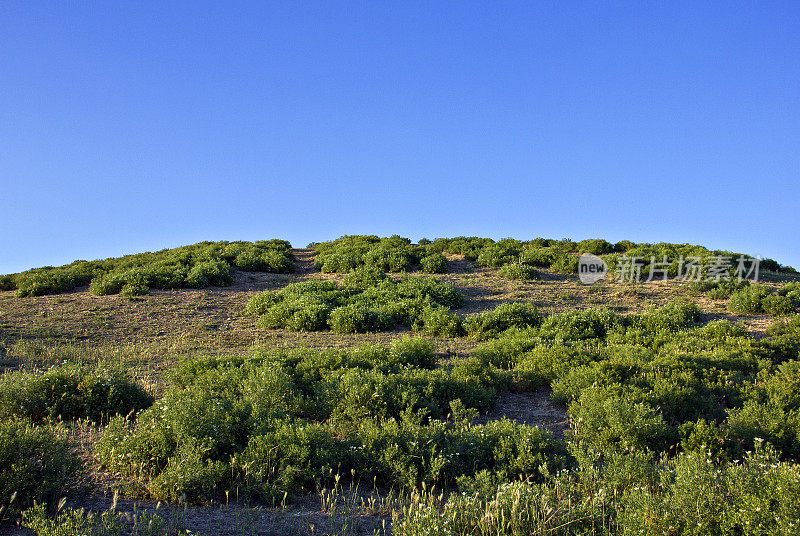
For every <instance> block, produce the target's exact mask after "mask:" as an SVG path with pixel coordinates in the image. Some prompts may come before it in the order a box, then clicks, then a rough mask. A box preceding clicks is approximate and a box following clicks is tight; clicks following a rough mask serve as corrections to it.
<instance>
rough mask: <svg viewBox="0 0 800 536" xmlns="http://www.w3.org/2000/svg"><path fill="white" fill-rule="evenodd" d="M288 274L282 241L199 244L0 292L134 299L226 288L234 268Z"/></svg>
mask: <svg viewBox="0 0 800 536" xmlns="http://www.w3.org/2000/svg"><path fill="white" fill-rule="evenodd" d="M234 269H236V270H243V271H246V272H274V273H291V272H293V271H294V255H293V254H292V251H291V246H290V244H289V243H288V242H286V241H285V240H263V241H258V242H201V243H198V244H194V245H191V246H184V247H179V248H175V249H165V250H162V251H157V252H155V253H140V254H137V255H126V256H124V257H118V258H111V259H105V260H99V261H75V262H73V263H72V264H68V265H65V266H60V267H51V266H48V267H44V268H35V269H33V270H28V271H27V272H22V273H19V274H13V275H5V276H2V278H0V290H14V291H15V295H16V296H18V297H25V296H41V295H44V294H57V293H60V292H67V291H70V290H72V289H74V288H76V287H80V286H84V285H90V286H91V290H92V292H93V293H95V294H97V295H99V296H103V295H107V294H119V293H121V294H123V295H127V296H137V295H141V294H146V293H147V292H148V290H149V289H151V288H154V289H173V288H203V287H208V286H226V285H230V284H231V283H232V281H233V279H232V278H231V271H232V270H234Z"/></svg>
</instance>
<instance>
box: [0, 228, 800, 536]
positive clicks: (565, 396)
mask: <svg viewBox="0 0 800 536" xmlns="http://www.w3.org/2000/svg"><path fill="white" fill-rule="evenodd" d="M312 246H313V253H314V256H313V259H312V258H311V256H310V255H311V252H310V251H307V252H301V253H300V255H298V258H297V259H294V256H293V254H292V252H291V250H290V249H289V245H288V243H285V242H282V241H273V242H270V243H255V244H248V243H227V242H219V243H210V242H209V243H203V244H198V245H196V246H189V247H187V248H179V249H178V250H168V251H165V252H158V253H151V254H143V255H134V256H129V257H122V258H120V259H109V260H106V261H94V262H91V263H87V262H83V261H79V262H76V263H73V264H71V265H68V266H65V267H60V268H45V269H38V270H32V271H30V272H26V273H25V274H27V275H25V274H15V275H13V276H4V277H2V278H0V289H5V291H6V292H4V293H3V294H2V295H0V300H2V301H3V304H4V305H5V306H6V309H14V311H7V310H6V309H4V311H3V313H2V314H0V327H1V328H2V329H1V330H0V364H2V366H4V367H6V369H7V370H5V371H4V372H2V374H1V375H0V508H2V510H1V511H0V522H2V520H3V519H6V520H12V521H17V522H19V523H20V524H21V525H22V526H25V527H28V528H29V529H31V530H34V531H35V532H37V533H38V534H42V535H48V534H53V535H56V534H87V535H88V534H92V535H111V534H151V535H154V534H159V535H162V534H163V535H164V536H166V535H167V534H178V533H180V534H183V533H185V531H183V532H178V531H177V529H175V530H173V528H170V527H169V526H168V525H169V522H168V518H169V519H172V518H171V517H169V516H167V517H164V518H161V517H159V516H156V515H154V514H153V515H151V514H147V516H145V515H144V514H136V512H134V515H130V514H131V513H130V512H125V513H121V512H120V513H118V512H116V511H115V510H114V509H113V508H112V510H110V511H106V512H91V511H88V510H82V509H79V508H73V507H68V506H66V503H65V501H64V500H62V498H64V497H69V500H70V501H71V502H70V504H74V503H75V501H77V504H81V501H83V503H84V504H85V503H86V502H85V499H84V498H82V497H81V496H80V495H79V494H77V493H76V491H78V490H80V489H82V488H83V487H85V486H86V485H87V480H90V479H87V478H86V473H89V472H91V473H94V474H104V475H108V476H110V477H111V478H108V476H106V477H104V478H103V481H104V482H105V481H106V480H108V481H111V482H113V483H114V484H113V485H114V486H115V487H118V488H119V492H120V493H122V495H123V497H124V498H127V499H138V498H149V499H155V500H160V501H165V502H169V503H175V504H180V505H184V504H186V503H194V504H200V505H209V504H211V503H212V501H213V508H215V512H216V508H217V506H218V505H220V504H225V505H226V506H227V503H228V501H229V500H230V501H233V500H234V497H235V500H236V501H238V502H239V503H240V504H241V505H262V506H267V507H269V506H279V505H280V506H281V508H274V509H269V510H267V511H266V512H267V513H268V515H267V517H269V518H270V519H274V517H273V516H280V515H282V514H281V512H283V511H284V509H288V513H286V515H287V516H294V514H293V513H292V510H291V508H292V507H291V503H292V500H293V499H295V498H298V497H301V496H303V495H305V494H309V493H318V494H319V495H320V498H321V502H322V505H323V506H322V512H321V513H320V516H316V514H315V517H328V518H332V517H335V516H337V515H340V511H339V510H337V508H339V507H340V506H341V502H339V503H337V501H341V500H344V499H342V497H338V496H335V495H336V494H340V493H343V491H342V490H343V489H344V488H345V487H346V488H348V489H349V490H350V491H351V496H350V497H349V498H348V499H347V501H345V502H347V509H348V512H349V513H348V514H345V517H346V516H348V515H349V516H352V518H355V517H361V516H363V517H369V516H379V517H382V519H383V520H386V521H389V517H390V516H391V521H392V523H391V528H389V527H388V526H387V527H385V530H383V531H378V533H381V534H388V533H389V530H391V532H392V533H393V534H398V535H406V536H416V535H423V534H425V535H428V534H434V535H437V534H441V535H445V534H446V535H451V534H463V535H474V534H483V535H489V534H492V535H512V534H513V535H522V534H562V535H578V534H595V535H600V534H607V535H620V536H623V535H631V534H646V535H663V534H670V535H701V534H702V535H706V534H708V535H720V536H721V535H727V534H738V535H753V536H762V535H779V534H780V535H782V534H793V533H796V532H797V531H798V527H797V520H798V519H800V510H798V508H800V507H798V504H800V484H799V482H800V395H798V392H800V389H798V387H800V314H797V310H798V306H800V282H798V281H797V278H796V277H795V276H794V275H792V273H791V270H789V269H788V268H786V267H782V266H781V265H779V264H777V263H774V265H773V264H772V263H770V262H766V266H764V267H763V268H764V269H765V270H766V271H767V272H768V276H767V277H765V278H764V280H762V281H761V282H760V283H757V282H749V281H739V280H738V278H737V277H727V276H729V275H732V274H730V273H728V272H726V273H724V274H722V273H721V274H720V277H719V278H716V279H714V278H712V280H710V281H709V280H705V281H700V282H696V283H693V284H689V283H686V282H679V281H668V282H666V283H664V284H663V285H662V284H659V285H652V286H649V287H648V286H644V285H642V286H637V287H634V286H632V285H626V284H619V283H617V282H614V281H607V282H604V283H602V284H599V285H593V286H591V287H583V286H582V285H580V284H579V283H578V281H577V277H574V278H570V277H558V276H556V275H554V274H555V273H563V274H569V273H573V272H574V271H575V267H576V265H577V259H578V255H579V254H581V253H583V252H590V253H593V254H595V255H600V256H601V257H602V258H603V259H605V260H606V262H607V263H608V264H609V265H610V266H612V267H613V266H616V265H617V263H619V262H621V261H622V260H623V259H622V256H623V255H626V256H628V257H631V256H635V257H639V258H640V262H642V263H643V264H642V273H643V275H647V274H649V273H652V274H654V275H653V277H654V278H659V279H660V276H659V275H655V274H656V272H659V270H662V269H665V270H666V271H667V272H668V275H670V277H674V276H675V275H677V274H678V273H679V270H680V269H681V267H680V266H679V265H678V264H677V263H676V264H675V265H674V266H673V264H672V263H671V262H670V263H669V264H668V265H659V264H657V263H659V262H660V259H663V256H664V255H667V256H668V258H669V259H672V258H675V257H678V256H680V255H683V256H684V258H686V257H688V256H695V257H698V258H701V259H712V258H713V257H716V256H735V255H736V254H733V253H727V252H720V251H711V250H708V249H706V248H701V247H699V246H691V245H685V244H684V245H681V244H635V243H632V242H626V241H623V242H619V243H616V244H613V243H609V242H607V241H605V240H600V239H594V240H584V241H582V242H572V241H570V240H566V239H565V240H550V239H542V238H539V239H535V240H530V241H519V240H515V239H510V238H506V239H503V240H499V241H495V240H491V239H486V238H474V237H472V238H466V237H459V238H453V239H441V238H440V239H436V240H433V241H429V240H420V242H419V244H417V245H414V244H412V243H411V242H410V240H408V239H404V238H401V237H398V236H393V237H389V238H378V237H373V236H346V237H342V238H340V239H337V240H334V241H332V242H325V243H321V244H314V245H312ZM452 255H459V256H463V258H464V259H466V262H464V261H461V260H459V264H458V268H459V269H458V270H451V271H450V273H447V267H448V263H447V256H451V258H452ZM273 261H274V262H273ZM284 261H285V262H284ZM295 262H297V263H299V266H300V270H298V272H299V273H298V274H297V275H295V276H291V277H281V278H274V279H270V280H269V282H268V284H264V287H263V288H269V289H271V290H266V291H263V292H258V293H255V292H253V291H251V290H248V289H241V288H237V289H236V290H235V291H232V292H225V293H211V292H208V293H203V292H190V293H179V292H176V293H157V292H153V293H152V295H151V296H149V297H148V298H147V299H144V300H142V299H134V300H111V301H107V300H96V299H93V298H91V297H90V296H87V295H86V294H85V293H80V292H78V293H74V295H70V296H62V297H58V298H53V299H47V300H16V299H13V298H12V296H11V293H10V292H8V291H11V290H15V291H16V292H17V294H20V295H23V294H28V293H29V294H30V295H35V294H42V293H47V292H51V291H58V289H62V288H67V287H69V286H70V285H73V287H70V288H74V286H75V285H76V284H78V283H80V285H89V290H90V291H92V292H94V293H96V294H113V293H121V294H123V295H125V296H128V297H131V298H136V297H137V296H141V295H145V294H147V293H148V292H150V290H151V289H153V288H179V287H186V288H204V287H207V286H215V285H226V284H230V282H231V281H232V278H233V277H234V276H235V275H236V273H235V272H236V270H256V271H274V272H285V271H290V270H292V269H293V267H294V263H295ZM773 262H774V261H773ZM312 263H313V264H314V266H315V267H316V268H317V270H319V271H322V272H330V273H336V274H341V275H333V276H332V275H324V274H320V273H317V272H316V271H314V270H311V264H312ZM651 265H652V266H651ZM473 267H478V268H477V269H473ZM651 270H652V271H651ZM398 272H399V273H398ZM441 273H444V274H445V275H439V276H433V275H429V274H441ZM703 274H705V275H708V273H707V272H704V273H703ZM703 274H701V275H703ZM28 277H29V278H30V279H26V278H28ZM539 278H540V279H539ZM536 279H539V280H538V281H537V282H536V283H535V284H525V283H520V282H521V281H532V280H536ZM573 279H574V281H573ZM23 280H24V281H27V282H25V283H24V285H22V286H21V285H20V283H21V282H23ZM20 289H28V290H23V292H20ZM35 289H39V290H35ZM48 289H50V290H48ZM53 289H56V290H53ZM29 291H30V292H29ZM181 295H183V296H188V297H191V301H190V300H189V299H188V298H187V299H186V300H184V301H181V300H180V299H179V298H180V296H181ZM198 297H199V298H198ZM706 298H710V299H706ZM156 302H157V303H156ZM42 303H45V304H46V307H40V306H41V305H42ZM98 303H101V306H98V305H97V304H98ZM34 305H35V307H34ZM156 306H158V307H160V308H158V309H157V308H156ZM73 308H80V312H79V313H75V314H74V315H72V316H68V315H66V314H65V313H64V311H71V310H72V309H73ZM18 311H26V314H27V315H28V316H27V317H25V318H26V319H27V320H26V322H22V321H20V320H19V318H21V316H20V313H18ZM210 311H213V314H212V312H210ZM121 315H129V317H127V320H128V321H127V323H123V322H121ZM752 315H771V316H773V317H774V318H764V317H754V316H752ZM152 317H156V318H157V319H158V320H157V321H155V322H153V323H148V322H149V320H148V319H149V318H152ZM720 317H725V318H729V319H730V320H709V319H711V318H720ZM184 319H185V320H184ZM73 324H74V325H75V326H76V327H75V328H74V329H73V328H72V325H73ZM175 326H182V328H181V330H179V331H180V332H179V333H175V334H174V336H170V337H169V338H167V337H166V336H164V338H163V339H161V340H160V341H159V344H158V345H154V346H153V347H149V346H145V345H143V344H142V341H149V339H150V338H151V337H158V336H159V334H158V333H159V332H161V331H170V330H173V329H175ZM186 326H188V328H187V327H186ZM140 327H146V328H147V329H143V330H142V331H143V332H142V333H141V335H138V330H139V328H140ZM264 328H267V329H268V330H269V331H266V330H265V329H264ZM276 330H284V331H276ZM176 331H177V330H176ZM131 333H135V334H137V337H138V338H136V339H131V340H134V342H133V343H131V344H130V346H127V347H126V346H122V345H120V344H119V343H118V339H124V338H125V337H126V336H127V337H130V336H131V335H130V334H131ZM754 334H756V335H757V336H754ZM230 340H233V341H234V342H235V344H231V345H229V346H228V345H226V344H228V342H229V341H230ZM111 362H118V363H116V364H115V365H114V366H110V365H109V364H108V363H111ZM142 378H147V383H146V385H148V388H147V389H145V388H144V387H143V383H142V380H141V379H142ZM151 392H152V394H151ZM529 397H534V398H529ZM548 397H549V398H550V400H549V401H548V400H547V398H548ZM511 406H513V407H511ZM541 407H545V408H546V409H547V411H552V412H553V414H554V415H560V417H552V416H551V415H550V414H549V413H547V412H545V413H547V414H546V415H545V416H542V415H539V414H538V413H536V412H535V411H532V412H530V414H527V413H526V411H527V410H528V409H536V408H541ZM509 416H513V417H515V420H511V419H509V418H507V417H509ZM523 420H524V421H527V422H523ZM561 421H564V422H568V425H563V424H562V422H561ZM78 454H80V457H79V456H78ZM97 480H99V479H97ZM94 485H95V484H91V485H90V486H89V487H91V486H94ZM359 486H362V487H361V488H359ZM366 488H369V490H367V489H366ZM370 490H371V491H370ZM359 500H361V502H360V503H358V501H359ZM92 501H93V500H92ZM301 503H302V504H304V505H307V504H309V503H308V502H307V501H306V502H303V501H301ZM89 504H96V503H94V502H89ZM115 504H116V503H115ZM287 504H288V505H289V506H286V505H287ZM337 504H339V505H340V506H336V505H337ZM376 505H377V506H376ZM305 507H307V506H304V508H305ZM181 508H182V507H181ZM209 511H210V510H208V509H206V510H202V509H201V510H199V512H209ZM219 512H220V515H223V514H222V512H223V509H222V508H220V510H219ZM294 513H296V512H294ZM137 515H138V517H137ZM215 515H216V514H215ZM294 517H299V516H294ZM300 517H301V516H300ZM348 519H350V518H348ZM273 528H274V527H273ZM329 528H330V527H329ZM209 530H211V531H214V530H216V529H215V528H212V529H209ZM220 530H222V529H219V530H218V532H219V531H220ZM236 530H237V531H238V530H239V528H238V527H237V529H236ZM232 532H235V531H232ZM241 532H244V533H247V532H245V531H241ZM254 532H255V529H251V533H254ZM273 532H274V530H273ZM325 532H326V531H325V530H324V529H320V530H319V531H318V533H325ZM328 532H331V533H342V534H348V533H349V534H352V533H353V532H352V531H351V529H350V528H349V526H348V525H347V524H345V525H340V526H337V527H335V528H334V529H332V530H329V531H328ZM236 533H238V532H236ZM369 533H371V532H369Z"/></svg>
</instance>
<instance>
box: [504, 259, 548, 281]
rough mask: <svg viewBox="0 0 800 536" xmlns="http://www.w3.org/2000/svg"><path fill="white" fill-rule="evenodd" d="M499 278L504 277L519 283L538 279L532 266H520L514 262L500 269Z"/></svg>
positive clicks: (520, 264) (536, 272)
mask: <svg viewBox="0 0 800 536" xmlns="http://www.w3.org/2000/svg"><path fill="white" fill-rule="evenodd" d="M499 273H500V277H504V278H506V279H515V280H519V281H534V280H536V279H539V272H538V271H536V268H533V267H532V266H528V265H526V264H522V263H520V262H514V263H509V264H506V265H504V266H503V267H502V268H500V272H499Z"/></svg>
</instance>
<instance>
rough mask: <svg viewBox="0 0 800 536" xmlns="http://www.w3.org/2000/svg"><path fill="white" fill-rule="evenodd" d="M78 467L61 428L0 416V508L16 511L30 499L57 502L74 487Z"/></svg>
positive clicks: (28, 504) (77, 461)
mask: <svg viewBox="0 0 800 536" xmlns="http://www.w3.org/2000/svg"><path fill="white" fill-rule="evenodd" d="M79 468H80V460H78V458H77V457H76V456H75V454H74V453H73V452H72V449H71V448H70V446H69V443H68V442H67V440H66V439H64V433H63V430H61V429H59V428H57V427H54V426H35V425H32V424H31V423H30V422H26V421H22V420H19V419H14V418H11V419H9V418H5V419H3V420H0V506H2V507H4V511H6V512H8V511H9V510H11V511H14V512H16V511H19V510H22V509H24V508H27V507H29V506H31V505H32V504H33V502H34V501H36V502H37V503H43V502H46V503H50V504H54V503H56V502H58V500H59V499H61V497H63V496H65V495H66V494H68V493H69V492H70V491H71V490H73V489H75V487H76V485H77V481H76V475H77V472H78V470H79ZM12 497H13V502H11V499H12ZM9 517H11V516H8V515H7V514H6V518H9Z"/></svg>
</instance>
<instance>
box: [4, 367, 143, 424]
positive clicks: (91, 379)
mask: <svg viewBox="0 0 800 536" xmlns="http://www.w3.org/2000/svg"><path fill="white" fill-rule="evenodd" d="M152 402H153V398H152V396H151V395H149V394H148V393H147V392H146V391H145V390H144V389H143V388H142V386H141V385H139V384H138V383H136V382H134V381H133V380H131V379H130V377H129V376H128V375H127V374H126V373H124V372H122V371H121V370H119V369H118V368H112V367H89V366H86V365H77V364H69V363H68V364H64V365H60V366H55V367H52V368H50V369H48V370H46V371H44V372H25V371H14V372H7V373H5V374H3V375H2V376H0V418H10V417H24V418H26V419H28V420H30V421H33V422H39V421H42V420H44V419H49V420H58V419H62V420H73V419H91V420H93V421H95V422H102V421H106V420H108V418H109V417H112V416H114V415H117V414H122V415H127V414H128V413H130V412H132V411H138V410H141V409H144V408H146V407H148V406H149V405H150V404H152Z"/></svg>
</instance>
